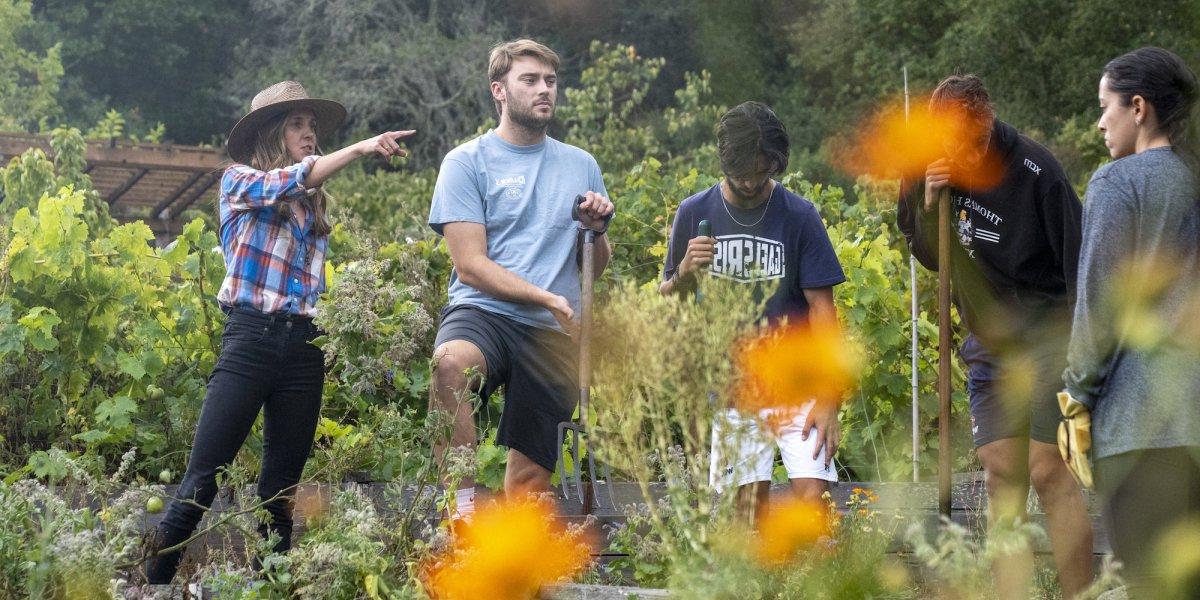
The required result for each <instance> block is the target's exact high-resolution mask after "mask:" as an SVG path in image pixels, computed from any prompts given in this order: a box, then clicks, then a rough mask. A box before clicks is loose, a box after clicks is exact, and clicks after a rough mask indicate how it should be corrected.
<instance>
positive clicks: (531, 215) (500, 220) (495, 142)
mask: <svg viewBox="0 0 1200 600" xmlns="http://www.w3.org/2000/svg"><path fill="white" fill-rule="evenodd" d="M588 191H592V192H596V193H598V194H601V195H603V196H605V197H607V196H608V192H607V191H606V190H605V188H604V179H603V178H602V177H601V175H600V165H598V164H596V159H594V158H592V155H591V154H588V153H587V152H584V151H583V150H581V149H579V148H576V147H575V146H571V145H569V144H564V143H562V142H560V141H558V140H554V139H551V138H546V139H545V141H543V142H542V143H540V144H536V145H533V146H514V145H513V144H510V143H508V142H506V141H504V140H503V139H501V138H500V136H498V135H496V133H495V132H494V131H488V132H487V133H485V134H483V135H481V136H479V137H477V138H475V139H473V140H471V141H469V142H467V143H465V144H463V145H461V146H459V147H457V148H455V149H454V150H451V151H450V153H449V154H447V155H446V158H445V159H444V160H443V161H442V168H441V170H440V171H438V178H437V184H436V185H435V186H434V189H433V204H432V206H431V207H430V209H429V226H430V227H432V228H433V230H434V231H436V232H437V233H438V234H439V235H440V234H442V226H443V225H445V224H446V223H454V222H464V221H465V222H470V223H480V224H482V225H484V227H485V228H486V230H487V254H488V258H490V259H492V260H493V261H495V262H496V263H497V264H499V265H500V266H501V267H504V268H505V269H508V270H509V271H511V272H513V273H514V274H516V275H518V276H520V277H521V278H522V279H524V280H525V281H528V282H529V283H531V284H533V285H536V286H537V287H540V288H542V289H544V290H547V291H549V292H551V293H554V294H558V295H560V296H562V297H564V298H566V299H567V301H568V302H570V303H571V308H573V309H574V310H575V312H576V314H578V312H579V268H578V266H577V265H576V259H575V243H576V236H577V230H578V227H579V224H578V223H576V222H575V221H573V220H571V206H572V205H573V204H574V202H575V197H576V196H578V195H580V194H584V193H586V192H588ZM449 296H450V301H449V303H450V304H451V305H457V304H470V305H472V306H478V307H480V308H482V309H484V310H488V311H491V312H494V313H498V314H501V315H504V316H507V317H511V318H513V319H516V320H517V321H520V322H522V323H527V324H529V325H534V326H536V327H542V328H545V329H555V330H561V329H562V328H561V327H559V325H558V322H557V321H555V319H554V316H553V315H551V314H550V311H548V310H546V309H544V308H541V307H539V306H533V305H529V304H518V303H515V302H506V301H503V300H497V299H496V298H493V297H491V296H489V295H487V294H485V293H483V292H481V291H479V290H476V289H474V288H472V287H470V286H468V285H467V284H465V283H463V282H462V280H461V279H459V278H458V273H457V272H456V271H452V272H451V273H450V292H449Z"/></svg>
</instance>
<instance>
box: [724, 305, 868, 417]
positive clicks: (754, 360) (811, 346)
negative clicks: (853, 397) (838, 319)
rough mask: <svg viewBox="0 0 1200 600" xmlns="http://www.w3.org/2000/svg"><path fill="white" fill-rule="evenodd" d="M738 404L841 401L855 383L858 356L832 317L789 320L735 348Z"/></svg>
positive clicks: (795, 405) (782, 405) (757, 405)
mask: <svg viewBox="0 0 1200 600" xmlns="http://www.w3.org/2000/svg"><path fill="white" fill-rule="evenodd" d="M737 361H738V368H739V372H740V373H741V381H740V385H739V387H738V389H737V390H736V393H735V394H734V397H735V398H736V401H737V405H738V408H740V409H742V410H743V411H747V412H750V411H756V410H759V409H763V408H799V407H801V406H803V405H804V404H805V403H807V402H808V401H809V400H813V399H816V400H817V401H818V402H829V403H840V402H841V400H842V398H843V397H844V396H845V395H846V394H847V393H848V392H849V391H850V390H851V389H852V388H853V387H854V385H855V381H856V378H857V372H858V360H857V356H856V355H855V354H854V353H853V352H851V351H850V349H849V348H847V346H846V344H845V342H844V340H843V338H842V335H841V331H840V330H839V329H838V327H837V325H836V324H833V323H811V324H801V325H789V326H787V327H783V328H776V329H774V330H770V331H768V332H767V333H765V334H764V335H762V336H760V337H758V338H755V339H752V340H750V341H749V342H746V343H744V344H743V345H742V346H741V347H740V348H739V349H738V352H737Z"/></svg>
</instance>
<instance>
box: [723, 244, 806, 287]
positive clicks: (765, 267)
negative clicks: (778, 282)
mask: <svg viewBox="0 0 1200 600" xmlns="http://www.w3.org/2000/svg"><path fill="white" fill-rule="evenodd" d="M785 256H786V255H785V254H784V251H783V242H778V241H775V240H769V239H766V238H760V237H757V236H753V235H745V234H735V235H723V236H720V237H718V238H717V248H716V252H715V254H714V256H713V261H712V273H713V275H715V276H717V277H722V278H725V279H732V280H734V281H742V282H750V281H769V280H772V279H783V276H784V274H785V273H786V272H787V269H786V265H785Z"/></svg>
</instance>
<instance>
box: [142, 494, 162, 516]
mask: <svg viewBox="0 0 1200 600" xmlns="http://www.w3.org/2000/svg"><path fill="white" fill-rule="evenodd" d="M162 510H163V501H162V498H159V497H158V496H150V499H148V500H146V512H148V513H150V514H158V513H160V512H162Z"/></svg>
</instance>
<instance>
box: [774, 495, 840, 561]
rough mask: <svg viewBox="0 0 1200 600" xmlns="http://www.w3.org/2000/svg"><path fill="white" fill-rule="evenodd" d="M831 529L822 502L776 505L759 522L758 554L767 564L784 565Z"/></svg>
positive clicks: (795, 502)
mask: <svg viewBox="0 0 1200 600" xmlns="http://www.w3.org/2000/svg"><path fill="white" fill-rule="evenodd" d="M829 532H830V513H829V511H828V510H827V509H826V508H825V507H824V506H823V505H822V504H821V503H819V502H804V501H801V500H788V501H785V502H782V503H779V504H778V505H773V506H771V508H770V510H769V511H767V514H766V516H765V517H763V518H762V519H761V520H759V522H758V537H757V538H756V542H757V544H756V547H755V557H756V558H757V559H758V562H759V563H760V564H762V565H763V566H765V567H778V566H781V565H784V564H786V563H787V562H788V561H790V560H791V559H792V557H793V556H795V555H796V553H797V552H799V551H800V550H804V549H807V548H809V547H811V546H812V545H813V544H814V543H815V542H816V541H817V540H818V539H820V538H821V537H822V536H826V535H829Z"/></svg>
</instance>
